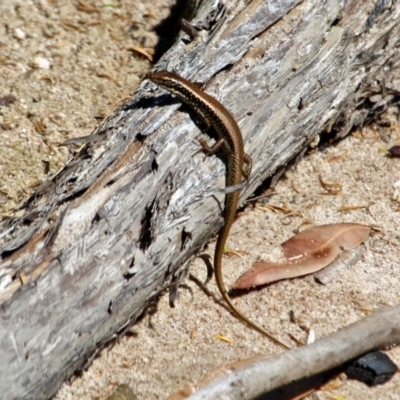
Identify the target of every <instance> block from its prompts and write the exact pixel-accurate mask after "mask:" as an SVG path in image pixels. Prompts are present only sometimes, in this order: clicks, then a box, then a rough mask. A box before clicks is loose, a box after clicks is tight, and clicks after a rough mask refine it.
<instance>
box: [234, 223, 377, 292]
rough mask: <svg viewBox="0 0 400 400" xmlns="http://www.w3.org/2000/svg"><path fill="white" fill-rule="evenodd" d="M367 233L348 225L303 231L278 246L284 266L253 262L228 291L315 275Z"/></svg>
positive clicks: (363, 229) (359, 226)
mask: <svg viewBox="0 0 400 400" xmlns="http://www.w3.org/2000/svg"><path fill="white" fill-rule="evenodd" d="M370 231H371V228H370V227H369V226H365V225H360V224H352V223H340V224H332V225H321V226H317V227H314V228H311V229H307V230H305V231H303V232H301V233H299V234H298V235H296V236H294V237H293V238H291V239H289V240H288V241H286V242H285V243H283V244H282V248H283V253H284V255H285V257H286V261H285V262H283V263H271V262H268V261H259V262H256V263H254V264H253V266H252V267H251V268H250V269H249V270H248V271H246V272H245V273H244V274H243V275H242V276H241V277H240V278H239V279H238V280H237V281H236V282H235V283H234V284H233V286H232V287H233V288H234V289H248V288H250V287H253V286H260V285H265V284H267V283H270V282H274V281H278V280H281V279H287V278H295V277H298V276H302V275H307V274H311V273H313V272H316V271H319V270H320V269H322V268H324V267H326V266H327V265H329V264H330V263H331V262H332V261H333V260H334V259H335V258H336V257H337V255H338V254H339V251H340V248H343V249H345V250H351V249H353V248H355V247H356V246H358V245H359V244H360V243H362V242H363V241H364V240H365V239H366V238H367V237H368V235H369V233H370Z"/></svg>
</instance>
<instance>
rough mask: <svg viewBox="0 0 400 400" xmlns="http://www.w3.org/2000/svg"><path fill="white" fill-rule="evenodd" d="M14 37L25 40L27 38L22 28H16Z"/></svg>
mask: <svg viewBox="0 0 400 400" xmlns="http://www.w3.org/2000/svg"><path fill="white" fill-rule="evenodd" d="M14 37H15V38H17V39H20V40H23V39H25V38H26V33H25V32H24V31H23V30H22V29H21V28H15V29H14Z"/></svg>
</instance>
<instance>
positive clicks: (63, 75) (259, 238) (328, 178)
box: [0, 0, 400, 400]
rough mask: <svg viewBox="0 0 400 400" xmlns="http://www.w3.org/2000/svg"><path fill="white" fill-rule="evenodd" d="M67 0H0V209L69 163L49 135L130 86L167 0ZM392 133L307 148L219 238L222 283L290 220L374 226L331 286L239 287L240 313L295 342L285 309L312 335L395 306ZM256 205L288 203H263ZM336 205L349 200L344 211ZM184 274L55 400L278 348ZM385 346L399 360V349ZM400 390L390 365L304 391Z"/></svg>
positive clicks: (188, 376) (64, 131)
mask: <svg viewBox="0 0 400 400" xmlns="http://www.w3.org/2000/svg"><path fill="white" fill-rule="evenodd" d="M65 3H66V4H64V2H57V1H45V0H42V1H39V0H38V1H26V0H21V1H18V0H13V1H12V2H1V3H0V13H1V19H2V21H4V23H2V24H0V31H1V35H0V38H1V39H0V88H1V92H0V98H4V97H5V96H8V95H13V96H14V98H15V101H14V102H11V103H10V104H8V105H6V106H0V174H1V176H2V179H1V180H0V213H1V214H2V215H9V214H10V213H11V212H12V210H13V209H14V208H15V207H16V206H17V205H18V204H20V202H21V200H22V199H23V198H25V197H26V196H27V194H28V193H29V191H30V189H29V187H30V186H32V185H34V184H35V183H36V182H38V181H41V180H44V179H47V178H48V177H49V176H51V175H52V174H54V173H55V172H56V171H57V170H58V169H59V168H60V167H61V166H62V165H63V163H65V161H66V160H67V157H68V154H67V151H66V149H65V148H63V147H58V146H57V144H58V143H60V142H63V141H65V140H67V139H69V138H71V137H78V136H83V135H87V134H89V133H90V132H91V131H92V130H93V128H94V127H95V126H96V124H97V123H98V122H97V118H101V117H105V116H107V115H108V114H109V113H111V112H112V110H113V109H114V108H115V105H116V103H118V101H120V100H121V99H123V98H125V97H126V96H128V95H129V93H131V92H132V91H133V90H134V88H135V86H136V85H137V84H138V82H140V80H141V79H142V77H143V76H144V74H145V73H146V72H147V70H148V69H149V68H150V66H151V63H150V62H149V61H148V60H146V59H145V58H143V57H140V56H138V55H137V54H136V53H134V52H132V51H131V50H130V49H131V48H132V47H133V46H138V47H141V48H145V49H147V50H148V51H149V52H151V49H152V48H154V47H155V46H156V44H157V42H158V36H157V32H156V31H155V27H156V26H157V24H158V23H159V22H160V21H161V20H163V19H164V18H166V17H167V15H168V12H169V7H170V6H171V5H172V4H173V3H174V2H173V1H172V0H170V1H167V0H164V1H162V0H158V1H157V2H151V3H152V4H150V2H138V1H136V2H135V1H134V2H132V1H128V0H126V1H120V2H118V3H115V4H114V3H111V2H110V3H107V5H106V6H102V3H101V2H100V1H97V2H95V1H93V2H90V3H83V2H65ZM87 4H90V6H87ZM104 4H106V3H104ZM95 117H96V118H95ZM396 143H400V129H399V127H398V126H397V125H396V124H393V125H392V126H391V127H390V128H385V129H381V128H380V127H379V126H377V125H375V126H373V127H371V128H369V129H365V130H363V131H362V132H355V133H354V134H353V135H352V136H349V137H347V138H346V139H345V140H343V141H341V142H340V143H338V144H336V145H334V146H331V147H328V148H326V149H324V150H315V151H314V152H312V154H308V155H307V156H306V157H305V158H304V159H303V160H302V161H301V162H300V163H299V164H298V165H297V166H296V167H295V168H292V169H290V170H288V171H287V172H286V174H285V175H284V177H283V179H281V181H280V182H279V183H278V185H277V187H276V190H275V193H274V194H273V195H271V196H269V197H267V198H266V199H265V200H264V202H265V204H263V201H261V202H260V203H259V204H258V205H257V206H256V207H252V206H249V207H247V208H246V209H245V211H244V212H243V213H242V214H241V217H240V218H239V219H238V221H237V222H236V223H235V224H234V227H233V229H232V233H231V236H230V237H229V241H228V248H229V249H230V250H238V251H240V254H241V256H238V255H231V256H230V257H228V256H226V257H224V266H223V268H224V274H225V280H226V282H227V284H229V283H232V282H233V281H234V280H235V279H236V278H237V277H238V276H239V275H240V274H241V273H242V272H243V271H244V270H246V269H247V268H249V266H250V265H251V263H252V262H254V261H256V260H258V259H260V258H267V257H268V255H271V254H272V255H274V254H277V251H278V248H279V245H280V244H281V243H282V242H283V241H285V240H287V239H288V238H290V237H291V236H293V234H294V233H295V232H296V231H297V230H298V229H304V228H305V227H310V226H313V225H320V224H326V223H336V222H357V223H361V224H368V225H372V226H374V227H378V228H379V229H380V230H381V232H380V233H375V234H373V235H371V237H370V238H368V240H367V241H366V243H365V244H364V245H362V256H361V259H360V260H359V261H358V262H357V263H355V264H354V265H352V266H350V267H349V268H347V269H345V270H343V271H342V272H340V273H338V275H337V276H336V278H335V280H334V281H332V282H331V283H330V284H329V285H326V286H323V285H320V284H318V283H316V282H315V281H314V279H313V277H311V276H308V277H305V278H299V279H293V280H288V281H283V282H279V283H277V284H275V285H271V286H269V287H267V288H264V289H263V290H259V291H258V290H257V291H252V292H251V293H246V294H245V295H243V296H240V297H236V298H235V304H237V306H238V307H239V309H240V310H242V311H243V312H244V313H245V314H246V315H247V316H248V317H249V318H251V319H252V320H253V321H256V322H257V323H258V324H260V325H263V326H264V327H265V328H267V329H268V330H269V331H270V332H271V333H272V334H274V335H275V336H276V337H278V338H279V339H281V340H282V341H285V342H286V343H288V344H290V345H291V346H295V343H294V342H293V340H291V339H290V337H289V334H291V335H293V336H294V337H296V338H297V339H298V340H300V341H304V340H305V339H306V336H307V335H306V333H305V332H304V330H302V329H301V328H300V326H299V324H296V323H293V322H291V320H290V317H289V313H290V312H293V313H294V315H295V316H296V317H297V319H298V320H299V321H301V323H302V325H305V326H307V327H309V328H311V329H312V330H313V331H314V332H315V334H316V337H317V338H320V337H323V336H325V335H327V334H329V333H331V332H334V331H336V330H338V329H339V328H341V327H343V326H346V325H348V324H350V323H351V322H354V321H357V320H359V319H360V318H362V317H364V316H365V315H367V314H368V313H369V312H370V310H376V309H379V307H381V306H384V305H395V304H399V303H400V294H399V290H398V287H399V284H400V274H399V265H400V256H399V252H398V248H399V244H400V231H399V228H398V222H397V221H398V218H399V212H400V194H398V193H396V189H395V187H394V185H395V183H396V182H400V169H399V163H400V160H399V159H395V158H388V157H386V156H385V149H386V148H388V147H390V146H391V145H393V144H396ZM320 177H321V178H322V180H323V181H325V182H329V183H339V184H341V185H342V190H341V191H340V193H339V194H337V195H327V194H326V190H324V189H323V188H322V186H321V184H320V181H319V178H320ZM266 204H268V205H273V206H277V207H280V208H284V209H286V210H288V211H290V213H288V214H283V213H280V212H276V211H273V210H271V209H268V208H267V207H265V205H266ZM346 206H350V207H349V208H348V209H347V210H343V208H344V207H346ZM352 206H355V207H352ZM213 245H214V244H213V243H211V244H210V246H209V252H210V254H212V251H213ZM191 273H192V274H193V275H194V276H196V277H197V278H198V279H200V280H204V278H205V268H204V265H203V263H202V262H201V261H199V260H198V261H196V262H194V263H193V266H192V267H191ZM186 284H187V287H182V288H181V289H180V298H179V301H178V302H177V303H176V307H175V308H174V309H171V308H170V307H169V305H168V296H167V295H165V296H163V297H162V298H161V299H160V301H159V303H158V306H157V310H156V312H155V313H154V314H152V315H151V316H149V315H148V316H146V317H145V318H143V319H142V320H141V321H140V322H139V323H138V324H136V325H135V326H134V330H135V332H136V334H135V335H131V336H125V337H124V338H122V339H121V341H120V343H119V344H116V345H115V346H113V347H111V348H109V349H107V350H104V351H102V353H101V354H100V356H99V357H98V358H96V359H95V361H94V362H93V365H92V366H91V367H90V368H89V370H88V371H86V372H84V373H83V374H82V376H81V377H79V378H74V379H72V380H71V382H69V383H66V384H64V386H63V387H62V388H61V390H60V391H59V393H58V394H57V396H56V399H57V400H67V399H83V400H86V399H88V400H89V399H103V398H105V397H107V396H108V395H109V394H110V393H111V392H112V391H113V390H114V389H115V387H116V386H118V385H119V384H121V383H127V384H128V385H129V386H130V387H131V388H132V390H133V392H134V393H135V394H136V395H137V398H138V399H163V398H166V396H167V395H168V394H170V393H172V392H174V391H176V390H177V389H179V388H180V387H182V386H183V385H185V384H187V383H193V382H196V381H198V380H199V379H200V378H201V377H202V376H203V375H204V374H205V373H206V372H207V371H210V370H211V369H213V368H215V367H217V366H220V365H222V364H226V363H230V362H232V361H236V360H239V359H243V358H248V357H250V356H254V355H257V354H271V355H273V354H277V353H279V352H280V351H281V349H280V348H278V347H277V346H275V345H273V344H271V343H270V342H269V341H268V340H266V339H264V338H263V337H262V336H260V335H259V334H258V333H257V332H254V331H252V330H250V329H249V328H247V327H246V326H244V325H243V324H242V323H240V322H239V321H238V320H237V319H235V318H234V317H233V316H231V314H230V313H229V312H228V311H227V310H226V309H225V308H224V307H222V306H221V305H220V304H219V303H218V302H217V301H216V300H215V299H219V298H220V297H219V295H218V291H217V289H216V286H215V284H214V282H211V283H210V284H209V286H208V288H209V290H210V291H211V292H212V294H213V296H214V297H210V296H208V295H207V294H206V293H204V291H203V290H201V289H200V288H199V287H198V285H197V284H196V283H195V282H193V281H191V280H188V281H187V282H186ZM217 335H224V336H226V337H227V338H229V339H231V342H227V341H224V340H221V339H220V338H218V337H217ZM387 353H388V354H389V355H390V356H391V357H392V359H393V360H394V361H395V362H396V363H397V365H400V350H399V349H398V348H397V349H393V350H390V351H388V352H387ZM399 393H400V375H399V374H397V375H396V376H395V377H394V378H393V379H392V380H391V381H390V382H389V383H387V384H385V385H383V386H380V387H376V388H372V389H371V388H367V387H366V386H365V385H363V384H361V383H358V382H354V381H349V380H343V381H341V384H340V386H339V387H338V388H337V389H335V390H329V391H319V392H318V393H317V394H316V395H314V398H318V399H323V400H325V399H327V400H328V399H334V398H343V399H346V400H349V399H359V398H361V397H362V398H363V399H364V400H367V399H398V398H399ZM315 396H316V397H315ZM335 396H336V397H335Z"/></svg>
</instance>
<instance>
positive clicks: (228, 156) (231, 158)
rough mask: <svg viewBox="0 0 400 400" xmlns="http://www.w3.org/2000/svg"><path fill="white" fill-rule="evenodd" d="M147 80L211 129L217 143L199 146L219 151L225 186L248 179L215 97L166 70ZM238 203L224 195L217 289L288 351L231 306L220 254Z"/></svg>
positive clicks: (236, 139)
mask: <svg viewBox="0 0 400 400" xmlns="http://www.w3.org/2000/svg"><path fill="white" fill-rule="evenodd" d="M147 78H148V79H150V80H151V81H152V82H154V83H155V84H157V85H159V86H161V87H163V88H165V89H167V90H168V91H169V92H171V93H172V94H174V95H176V96H177V97H178V98H179V99H181V100H182V101H183V102H185V103H186V104H187V105H189V107H191V108H192V109H193V110H194V111H195V112H196V114H198V115H199V117H200V118H201V120H202V121H203V123H204V124H205V126H206V128H207V129H208V128H210V127H212V128H213V129H214V131H215V133H216V134H217V135H218V141H217V142H216V143H215V144H214V145H213V146H212V147H211V148H210V147H208V145H207V144H206V143H205V142H203V141H201V144H202V146H203V148H204V150H205V152H206V153H208V154H209V155H211V154H214V153H216V152H217V151H219V150H221V151H222V153H223V155H224V158H225V162H226V167H227V168H226V169H227V173H226V186H227V187H228V186H235V185H239V184H240V183H241V182H242V177H244V178H246V179H248V177H249V175H250V172H251V158H250V157H249V156H248V155H247V154H245V152H244V146H243V138H242V133H241V131H240V129H239V127H238V125H237V123H236V121H235V119H234V118H233V117H232V115H231V114H230V113H229V111H228V110H227V109H226V108H225V107H224V106H223V105H222V104H221V103H220V102H218V101H217V100H216V99H215V98H214V97H211V96H210V95H208V94H207V93H205V92H203V91H202V90H201V89H200V88H199V87H198V86H197V85H196V84H194V83H192V82H189V81H187V80H185V79H183V78H182V77H180V76H179V75H177V74H174V73H172V72H168V71H157V72H154V73H150V74H148V75H147ZM238 203H239V192H238V191H235V192H232V193H228V194H226V197H225V210H224V225H223V227H222V228H221V229H220V231H219V233H218V240H217V244H216V247H215V253H214V270H215V279H216V282H217V286H218V289H219V291H220V292H221V295H222V297H223V299H224V300H225V301H226V303H227V304H228V306H229V307H230V309H231V310H232V312H233V313H234V315H235V316H236V317H237V318H238V319H240V320H241V321H243V322H244V323H246V324H247V325H249V326H251V327H252V328H253V329H255V330H257V331H258V332H260V333H262V334H263V335H265V336H266V337H268V338H269V339H270V340H272V341H273V342H275V343H276V344H279V345H280V346H282V347H284V348H286V349H287V348H288V346H286V345H285V344H283V343H281V342H280V341H279V340H277V339H276V338H274V337H273V336H272V335H271V334H270V333H268V332H266V331H265V330H264V329H263V328H261V327H260V326H258V325H257V324H255V323H254V322H252V321H250V320H249V319H248V318H247V317H246V316H244V315H243V314H242V313H241V312H240V311H239V310H238V309H237V308H236V306H235V305H234V304H233V303H232V301H231V299H230V298H229V296H228V293H227V291H226V288H225V284H224V281H223V277H222V255H223V252H224V247H225V243H226V240H227V238H228V235H229V231H230V229H231V226H232V224H233V221H234V219H235V215H236V210H237V207H238Z"/></svg>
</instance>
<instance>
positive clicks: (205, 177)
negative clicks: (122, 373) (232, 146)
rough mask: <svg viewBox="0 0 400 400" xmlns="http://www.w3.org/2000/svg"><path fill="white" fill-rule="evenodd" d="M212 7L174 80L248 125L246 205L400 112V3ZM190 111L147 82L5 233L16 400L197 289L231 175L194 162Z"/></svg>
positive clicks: (6, 306)
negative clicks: (384, 116)
mask: <svg viewBox="0 0 400 400" xmlns="http://www.w3.org/2000/svg"><path fill="white" fill-rule="evenodd" d="M203 3H204V4H202V5H201V6H200V8H199V9H198V12H197V14H196V16H195V18H194V19H193V20H192V25H194V26H196V27H197V30H198V31H199V36H198V37H197V38H196V39H194V40H193V41H191V39H190V38H189V37H188V35H187V34H186V33H182V34H181V35H180V37H179V38H178V40H177V42H176V44H175V45H174V46H173V48H171V49H170V51H169V52H168V53H167V54H166V55H165V56H164V57H163V58H162V59H161V60H160V62H159V64H158V68H160V69H168V70H173V71H179V73H180V74H181V75H182V76H184V77H185V78H188V79H191V80H195V81H199V82H203V83H204V82H206V85H205V90H206V91H207V92H208V93H210V94H212V95H214V96H215V97H217V98H218V99H219V100H220V101H221V102H222V103H223V104H224V105H225V106H226V107H227V109H228V110H229V111H230V112H231V113H232V115H233V116H234V117H235V119H236V121H237V122H238V124H239V126H240V128H241V130H242V133H243V137H244V140H245V149H246V153H248V154H250V156H251V157H252V159H253V172H252V175H251V177H250V180H249V185H248V186H247V187H246V188H245V190H244V191H243V193H242V196H241V199H242V200H244V199H246V198H247V197H248V196H250V195H251V194H252V193H253V192H254V191H255V189H256V188H257V187H259V186H260V185H261V184H262V183H263V182H264V181H265V180H266V179H267V178H268V177H271V176H273V175H274V174H276V173H278V172H279V171H280V170H282V169H284V168H285V166H286V165H287V164H288V163H289V162H290V161H291V160H293V159H294V158H295V157H296V156H297V155H299V154H302V152H304V151H305V150H306V149H307V148H308V146H310V145H311V146H315V145H316V143H317V141H318V140H323V141H325V142H326V141H328V142H329V141H330V140H333V139H337V138H340V137H343V136H345V135H346V134H348V133H349V132H350V131H351V130H352V129H354V128H356V127H360V126H363V125H365V124H366V123H368V122H370V121H371V120H372V119H374V118H375V117H376V116H377V115H379V113H381V112H383V111H384V110H385V109H387V108H388V107H389V106H391V105H392V104H396V103H397V102H398V100H399V93H400V92H399V82H398V79H397V76H396V73H397V70H398V64H399V54H398V50H397V47H398V45H397V41H398V37H399V29H400V24H399V22H400V5H398V4H397V3H391V2H385V1H379V2H377V3H374V2H372V1H368V2H364V3H363V4H359V3H357V4H356V3H355V2H348V3H342V2H339V1H334V0H329V1H328V0H327V1H325V2H316V1H315V2H313V1H304V2H300V1H295V0H292V1H289V0H287V1H281V2H279V5H274V4H273V2H271V4H269V3H268V2H265V1H253V2H251V3H249V4H248V5H247V7H244V6H243V5H240V6H238V5H237V4H236V2H235V1H226V2H225V3H224V6H222V4H221V3H218V2H214V3H213V4H210V3H211V2H203ZM206 3H207V4H206ZM180 107H181V103H180V102H179V101H177V100H176V99H173V98H172V97H171V96H170V95H168V94H166V93H165V92H164V91H161V90H159V89H158V88H156V87H155V86H154V85H152V84H151V83H150V82H148V81H146V80H145V81H143V83H142V84H141V86H140V87H139V88H138V89H137V90H136V91H135V93H134V94H133V96H132V98H131V99H130V100H129V101H128V102H126V103H124V104H122V105H121V106H120V107H119V108H118V109H117V110H116V111H115V112H114V113H113V115H111V116H110V117H109V118H108V119H107V120H106V121H105V122H104V123H103V124H102V125H101V126H100V127H99V128H98V129H97V130H96V131H95V132H94V133H93V134H92V135H90V136H88V137H86V138H82V139H79V140H75V142H74V143H76V144H79V143H84V145H83V147H82V148H80V149H79V151H77V153H76V154H75V155H74V156H73V157H72V159H71V160H70V161H69V162H68V163H67V165H66V166H65V167H64V168H63V169H62V170H61V171H60V172H59V173H58V174H57V175H56V176H55V177H54V178H53V179H52V180H50V181H48V182H44V183H43V184H42V185H40V186H39V187H38V188H37V189H36V191H35V193H34V194H33V195H32V196H31V197H30V198H29V199H28V200H27V201H26V202H25V204H24V207H23V212H22V213H21V215H18V216H16V217H13V218H9V219H7V220H4V221H2V222H1V226H0V302H1V306H2V307H1V311H0V321H1V323H0V351H1V354H2V357H1V358H0V372H1V373H0V388H1V390H2V394H3V396H4V397H5V398H26V399H28V398H35V399H38V398H49V397H51V396H52V395H53V394H54V393H55V391H56V390H57V389H58V388H59V386H60V385H61V383H62V382H63V381H64V380H65V379H67V378H68V377H69V376H71V374H72V373H73V372H74V371H76V370H79V369H81V368H82V367H83V366H84V365H85V363H86V362H87V360H88V358H90V356H91V355H93V354H94V353H95V352H96V351H98V350H99V349H101V347H102V346H103V345H104V344H105V343H107V342H109V341H110V340H111V339H112V338H114V337H115V334H116V333H117V332H123V330H124V328H125V327H126V326H129V325H131V324H132V323H133V322H134V321H135V320H136V319H137V318H138V317H139V316H140V315H141V314H142V313H143V310H145V309H146V307H147V306H148V304H149V303H150V302H151V301H153V299H155V298H157V296H158V295H159V294H160V293H161V292H162V291H163V290H165V289H166V288H168V287H170V286H171V285H173V284H176V283H177V282H179V281H180V280H181V279H182V277H183V276H185V275H186V272H187V268H188V265H189V262H190V260H191V259H192V258H193V257H194V256H195V255H196V254H197V253H198V252H199V251H200V250H201V249H202V246H203V245H204V244H205V243H206V242H207V240H209V239H210V238H211V237H212V236H213V235H214V234H215V233H216V232H217V231H218V229H219V228H220V226H221V225H222V216H221V209H222V207H223V198H224V192H223V191H222V193H221V191H220V192H218V190H216V189H221V188H223V187H224V181H225V179H224V176H225V167H224V162H223V160H220V159H219V158H218V157H209V158H207V159H206V160H204V156H202V155H201V154H199V155H196V156H193V155H194V154H195V153H196V152H197V150H198V144H197V143H196V142H195V140H194V139H195V138H196V137H197V136H198V135H199V133H200V130H201V129H199V127H198V126H197V124H196V121H197V120H196V117H195V116H194V115H193V114H192V113H191V112H190V111H189V112H188V110H187V109H186V108H183V109H182V111H177V110H178V108H180ZM200 128H201V127H200ZM70 144H73V143H72V142H71V143H70Z"/></svg>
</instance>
